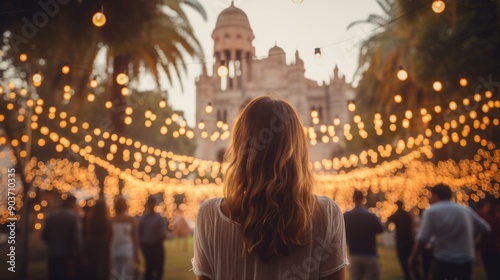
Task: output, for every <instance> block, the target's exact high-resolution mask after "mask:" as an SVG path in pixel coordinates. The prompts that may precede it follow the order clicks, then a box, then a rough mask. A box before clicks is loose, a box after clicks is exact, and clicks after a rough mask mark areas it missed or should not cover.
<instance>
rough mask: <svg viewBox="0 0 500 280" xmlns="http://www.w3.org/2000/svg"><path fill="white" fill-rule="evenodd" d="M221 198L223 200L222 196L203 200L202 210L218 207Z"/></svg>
mask: <svg viewBox="0 0 500 280" xmlns="http://www.w3.org/2000/svg"><path fill="white" fill-rule="evenodd" d="M221 200H222V197H214V198H210V199H208V200H205V201H203V202H202V203H201V205H200V211H201V210H208V209H217V207H218V205H219V204H220V201H221Z"/></svg>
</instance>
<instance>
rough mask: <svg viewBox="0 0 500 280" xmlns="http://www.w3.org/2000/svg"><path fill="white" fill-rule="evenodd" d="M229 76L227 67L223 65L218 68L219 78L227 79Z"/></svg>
mask: <svg viewBox="0 0 500 280" xmlns="http://www.w3.org/2000/svg"><path fill="white" fill-rule="evenodd" d="M228 74H229V69H228V68H227V66H226V65H224V64H222V65H220V66H219V67H218V68H217V75H218V76H219V77H226V76H227V75H228Z"/></svg>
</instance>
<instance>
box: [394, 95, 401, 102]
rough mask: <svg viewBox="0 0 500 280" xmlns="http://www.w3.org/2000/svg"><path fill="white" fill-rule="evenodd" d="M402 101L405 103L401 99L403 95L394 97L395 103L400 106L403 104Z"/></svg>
mask: <svg viewBox="0 0 500 280" xmlns="http://www.w3.org/2000/svg"><path fill="white" fill-rule="evenodd" d="M401 101H403V97H401V95H399V94H396V95H394V102H396V103H398V104H399V103H401Z"/></svg>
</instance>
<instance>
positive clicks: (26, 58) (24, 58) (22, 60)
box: [19, 53, 28, 62]
mask: <svg viewBox="0 0 500 280" xmlns="http://www.w3.org/2000/svg"><path fill="white" fill-rule="evenodd" d="M19 60H20V61H21V62H26V60H28V55H27V54H25V53H22V54H20V55H19Z"/></svg>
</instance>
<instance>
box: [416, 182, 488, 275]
mask: <svg viewBox="0 0 500 280" xmlns="http://www.w3.org/2000/svg"><path fill="white" fill-rule="evenodd" d="M431 194H432V196H431V198H430V200H429V202H430V203H431V204H432V205H431V207H430V208H429V210H427V211H426V212H425V213H424V216H423V219H422V225H421V227H420V229H419V232H418V234H417V242H416V244H415V246H414V247H413V251H412V254H411V256H410V258H409V260H408V262H409V264H410V265H411V266H413V267H415V266H416V265H418V259H417V255H418V254H420V253H421V251H422V249H423V247H424V245H425V244H426V243H427V242H428V241H429V239H430V238H431V237H432V236H434V238H435V240H434V251H433V255H434V260H433V264H432V271H431V274H432V279H433V280H445V279H455V278H456V279H458V280H462V279H463V280H470V279H472V261H473V260H474V240H475V238H474V237H475V234H486V233H488V232H489V231H490V227H489V225H488V224H487V223H486V221H484V220H483V219H482V218H481V217H479V216H478V215H477V214H476V213H475V212H474V211H472V210H471V209H470V208H468V207H463V206H461V205H458V204H456V203H454V202H452V201H451V198H452V192H451V190H450V188H449V187H448V186H446V185H443V184H439V185H436V186H434V188H432V189H431Z"/></svg>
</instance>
